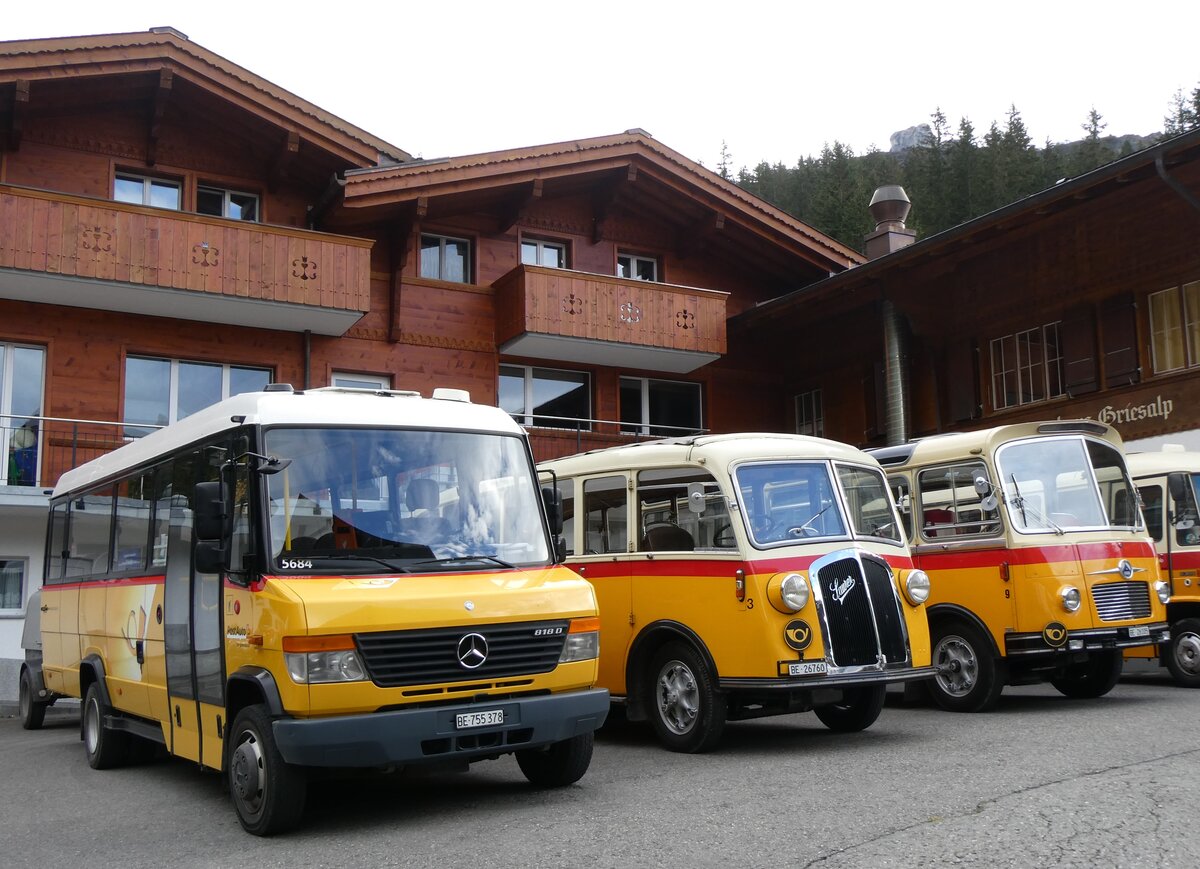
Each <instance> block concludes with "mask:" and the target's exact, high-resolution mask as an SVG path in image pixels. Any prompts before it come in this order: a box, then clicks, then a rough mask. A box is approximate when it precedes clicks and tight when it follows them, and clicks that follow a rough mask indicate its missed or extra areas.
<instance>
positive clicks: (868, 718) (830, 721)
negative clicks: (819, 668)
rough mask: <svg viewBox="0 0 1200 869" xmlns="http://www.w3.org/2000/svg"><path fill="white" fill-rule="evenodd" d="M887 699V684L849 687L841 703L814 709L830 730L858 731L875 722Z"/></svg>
mask: <svg viewBox="0 0 1200 869" xmlns="http://www.w3.org/2000/svg"><path fill="white" fill-rule="evenodd" d="M885 699H887V686H886V685H869V686H867V687H865V688H847V689H846V690H845V691H844V692H843V694H842V702H841V703H831V704H830V705H829V706H818V707H817V708H816V709H814V710H813V711H814V712H816V713H817V718H819V719H821V723H822V724H824V725H825V726H826V727H828V728H829V729H830V730H836V731H837V732H838V733H857V732H858V731H859V730H866V729H867V728H868V727H870V726H871V725H872V724H874V723H875V719H876V718H878V717H879V713H880V712H882V711H883V701H884V700H885Z"/></svg>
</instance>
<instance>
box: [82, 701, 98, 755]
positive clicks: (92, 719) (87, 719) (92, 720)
mask: <svg viewBox="0 0 1200 869" xmlns="http://www.w3.org/2000/svg"><path fill="white" fill-rule="evenodd" d="M83 744H84V746H85V747H86V748H87V753H88V754H95V753H96V747H97V746H98V745H99V744H100V704H99V703H97V702H96V701H95V700H92V702H91V703H89V704H88V705H87V709H85V710H84V711H83Z"/></svg>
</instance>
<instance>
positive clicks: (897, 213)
mask: <svg viewBox="0 0 1200 869" xmlns="http://www.w3.org/2000/svg"><path fill="white" fill-rule="evenodd" d="M868 208H869V209H870V211H871V216H872V217H873V218H875V228H876V229H879V228H880V227H881V226H883V225H884V224H885V223H897V224H899V225H900V227H901V228H903V226H904V221H905V219H906V218H907V217H908V213H909V211H911V210H912V201H911V200H909V198H908V194H907V193H905V192H904V188H903V187H901V186H900V185H899V184H885V185H883V186H882V187H877V188H875V193H874V195H872V196H871V204H870V206H868Z"/></svg>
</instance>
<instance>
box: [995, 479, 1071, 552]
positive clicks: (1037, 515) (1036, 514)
mask: <svg viewBox="0 0 1200 869" xmlns="http://www.w3.org/2000/svg"><path fill="white" fill-rule="evenodd" d="M1008 478H1009V479H1010V480H1012V484H1013V491H1014V492H1015V493H1016V494H1015V495H1014V496H1013V499H1012V502H1013V503H1014V504H1016V505H1017V509H1018V510H1020V511H1021V524H1022V525H1024V526H1025V527H1026V528H1028V527H1029V519H1028V518H1027V517H1026V516H1025V507H1026V504H1025V499H1024V498H1023V497H1022V496H1021V487H1020V486H1018V485H1017V475H1016V474H1009V475H1008ZM1028 506H1029V512H1030V513H1032V514H1033V518H1034V519H1035V520H1040V521H1042V522H1045V523H1046V524H1047V525H1049V526H1050V527H1051V528H1053V529H1054V533H1055V534H1057V535H1059V536H1060V537H1061V536H1062V535H1063V534H1065V533H1066V532H1065V531H1063V530H1062V528H1060V527H1059V526H1058V525H1056V524H1055V522H1054V520H1053V519H1051V518H1050V517H1049V516H1045V515H1043V514H1042V512H1041V511H1040V510H1038V509H1037V507H1034V506H1033V505H1032V504H1029V505H1028Z"/></svg>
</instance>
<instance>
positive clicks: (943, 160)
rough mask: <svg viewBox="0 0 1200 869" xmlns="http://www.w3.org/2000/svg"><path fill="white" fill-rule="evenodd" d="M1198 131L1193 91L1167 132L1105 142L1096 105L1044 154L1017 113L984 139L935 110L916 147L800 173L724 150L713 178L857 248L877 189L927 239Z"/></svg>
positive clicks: (826, 156)
mask: <svg viewBox="0 0 1200 869" xmlns="http://www.w3.org/2000/svg"><path fill="white" fill-rule="evenodd" d="M1197 126H1200V85H1198V86H1197V87H1196V88H1195V89H1194V90H1193V91H1192V92H1191V93H1190V94H1185V93H1184V92H1183V91H1177V92H1176V94H1175V96H1174V97H1173V98H1172V100H1171V101H1170V102H1169V111H1168V113H1167V115H1166V116H1165V117H1164V118H1163V131H1162V132H1161V133H1159V134H1157V135H1156V136H1150V137H1146V138H1142V137H1121V138H1118V137H1113V136H1105V135H1104V130H1105V128H1106V127H1107V124H1106V123H1105V121H1104V118H1103V116H1102V115H1101V114H1100V113H1099V112H1097V111H1096V109H1095V108H1093V109H1092V110H1091V111H1090V112H1088V113H1087V116H1086V118H1085V119H1084V121H1083V123H1082V124H1081V125H1080V127H1081V129H1082V131H1083V133H1084V135H1083V138H1082V139H1080V140H1079V141H1076V142H1070V143H1065V144H1055V143H1052V142H1050V141H1048V140H1047V142H1046V143H1045V145H1044V146H1042V147H1038V146H1037V145H1035V144H1034V143H1033V141H1032V140H1031V138H1030V135H1029V131H1028V130H1027V129H1026V127H1025V123H1024V121H1023V120H1022V119H1021V113H1020V112H1019V111H1018V110H1017V107H1016V106H1012V108H1011V109H1010V110H1009V112H1008V116H1007V118H1006V119H1005V121H1004V122H1003V123H999V122H995V121H993V122H992V124H991V126H990V127H989V128H988V130H987V131H986V132H985V133H984V134H983V135H982V136H980V135H979V133H978V132H977V131H976V129H975V127H974V126H973V125H972V124H971V122H970V120H968V119H967V118H963V119H961V120H960V121H959V123H958V127H957V128H952V127H951V125H950V123H949V121H948V120H947V119H946V116H945V115H944V114H943V113H942V111H941V110H940V109H938V110H936V111H934V113H933V114H932V115H931V116H930V123H929V124H928V125H927V126H923V127H922V128H921V134H920V136H919V137H918V141H917V142H916V144H914V145H913V146H912V147H910V148H907V149H904V150H899V151H898V150H892V151H879V150H871V151H868V152H867V153H865V154H855V153H854V151H853V149H851V148H850V147H849V146H847V145H845V144H843V143H841V142H838V141H836V140H835V141H834V142H833V144H832V145H826V146H825V147H824V148H823V149H822V150H821V153H820V155H818V156H815V157H814V156H808V157H803V158H801V159H800V160H798V161H797V163H796V165H794V166H787V165H784V164H783V163H775V164H770V163H767V162H765V161H764V162H760V163H759V164H758V165H757V166H755V167H754V168H753V169H750V168H745V167H743V168H742V169H740V170H738V171H737V172H734V171H733V169H732V166H731V163H732V157H731V155H730V154H729V152H728V150H727V149H726V148H725V146H724V144H722V148H721V161H720V163H719V165H718V166H717V172H718V173H719V174H720V175H721V176H722V177H723V178H727V179H729V180H730V181H733V182H735V183H736V184H737V185H738V186H740V187H742V188H744V189H745V190H748V191H750V192H751V193H754V194H756V195H758V196H761V197H762V198H763V199H765V200H767V201H768V202H770V203H772V204H773V205H776V206H778V207H779V208H782V209H784V210H785V211H787V212H788V213H790V214H792V215H795V216H796V217H797V218H799V219H800V220H802V221H804V222H805V223H807V224H808V225H809V226H812V227H814V228H816V229H818V230H820V231H821V232H824V233H825V234H827V235H830V236H832V237H833V238H835V239H837V240H838V241H840V242H841V243H842V244H845V245H847V246H848V247H851V248H854V249H855V250H861V248H862V242H863V237H864V236H865V235H866V234H867V233H869V232H870V231H872V230H873V229H874V228H875V227H874V224H873V222H872V221H871V217H870V214H869V213H868V211H867V204H868V203H869V202H870V201H871V194H872V193H873V192H874V191H875V188H877V187H879V186H880V185H883V184H900V185H902V186H903V187H904V189H905V192H906V193H908V198H909V199H910V200H912V203H913V209H912V214H911V215H910V217H909V220H908V226H909V227H910V228H912V229H915V230H916V231H917V234H918V237H920V238H925V237H928V236H930V235H933V234H934V233H937V232H941V231H942V230H944V229H949V228H950V227H952V226H957V225H958V224H960V223H962V222H964V221H967V220H971V219H972V218H975V217H978V216H980V215H982V214H987V213H988V212H989V211H993V210H995V209H997V208H1000V207H1002V206H1005V205H1008V204H1009V203H1011V202H1015V201H1017V200H1018V199H1021V198H1023V197H1025V196H1029V195H1030V194H1032V193H1036V192H1038V191H1039V190H1044V189H1046V188H1047V187H1051V186H1053V185H1054V184H1057V183H1058V182H1060V181H1062V180H1064V179H1066V178H1074V177H1076V176H1078V175H1081V174H1083V173H1085V172H1089V171H1091V170H1092V169H1096V168H1098V167H1100V166H1103V165H1104V164H1106V163H1109V162H1111V161H1113V160H1115V159H1118V158H1120V157H1124V156H1126V155H1127V154H1130V153H1133V152H1134V151H1135V150H1138V149H1139V148H1143V147H1147V146H1148V145H1151V144H1154V143H1156V142H1158V141H1161V140H1163V139H1167V138H1170V137H1171V136H1175V135H1178V134H1179V133H1183V132H1185V131H1187V130H1190V129H1193V128H1195V127H1197Z"/></svg>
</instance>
